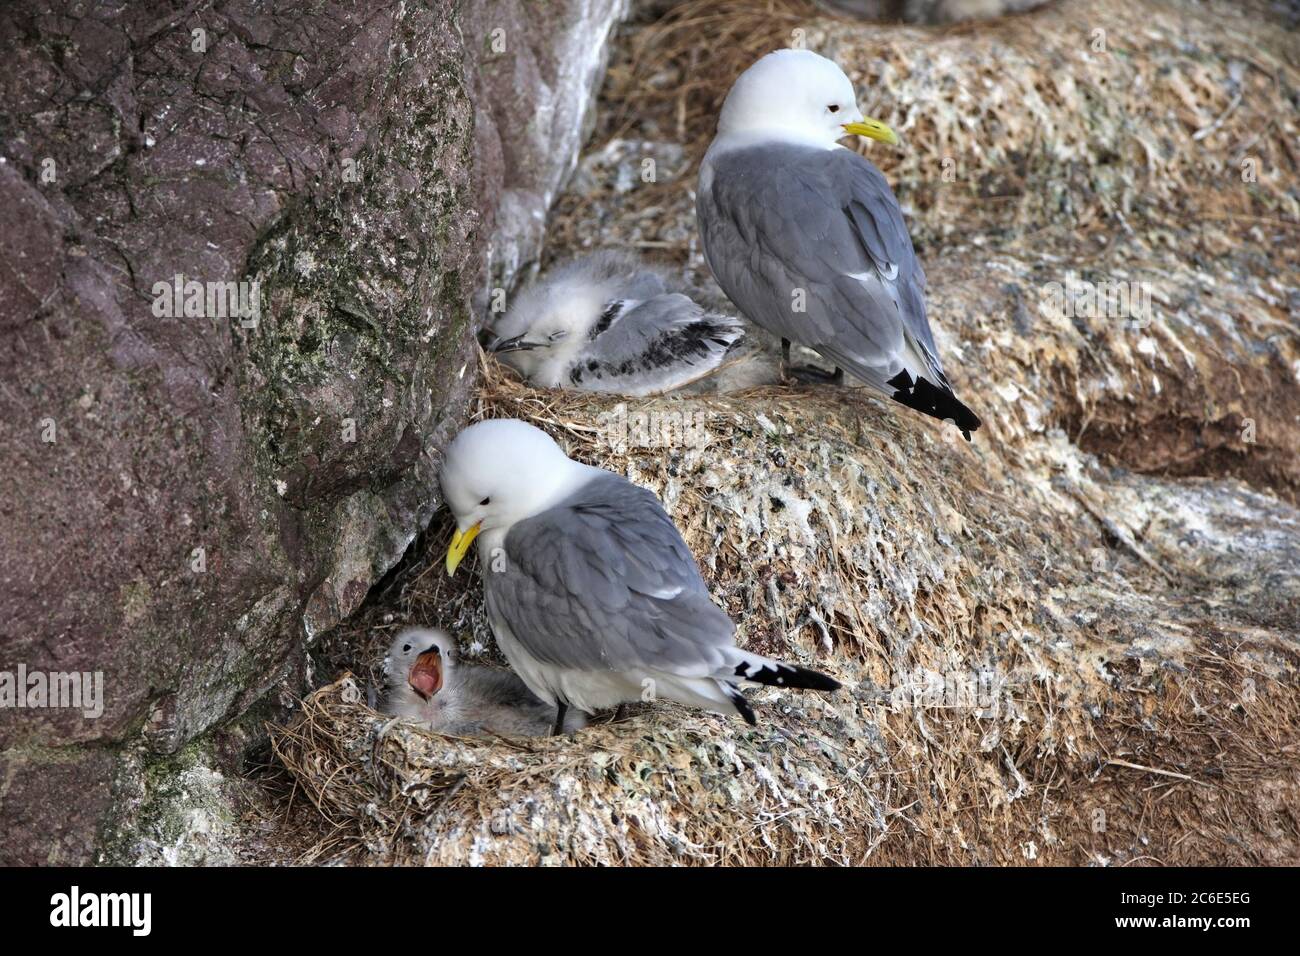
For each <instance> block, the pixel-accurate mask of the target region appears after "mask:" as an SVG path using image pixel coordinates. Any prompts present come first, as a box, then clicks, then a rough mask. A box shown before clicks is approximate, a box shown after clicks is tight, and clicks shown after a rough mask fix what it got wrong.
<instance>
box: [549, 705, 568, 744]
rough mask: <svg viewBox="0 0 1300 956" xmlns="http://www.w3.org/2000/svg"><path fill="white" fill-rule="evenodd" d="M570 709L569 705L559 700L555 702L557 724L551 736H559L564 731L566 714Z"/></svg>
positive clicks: (552, 729)
mask: <svg viewBox="0 0 1300 956" xmlns="http://www.w3.org/2000/svg"><path fill="white" fill-rule="evenodd" d="M568 709H569V705H568V704H565V703H563V702H560V701H557V702H556V704H555V726H554V727H552V728H551V736H552V737H559V736H560V735H561V734H563V733H564V714H565V711H567V710H568Z"/></svg>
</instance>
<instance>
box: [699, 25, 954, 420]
mask: <svg viewBox="0 0 1300 956" xmlns="http://www.w3.org/2000/svg"><path fill="white" fill-rule="evenodd" d="M847 134H854V135H858V136H866V137H868V138H870V139H875V140H879V141H880V142H884V143H891V144H893V143H897V142H898V137H897V136H896V135H895V134H894V132H893V131H892V130H891V129H890V128H889V127H888V126H886V125H885V124H884V123H881V122H880V121H878V120H873V119H867V118H866V117H864V116H863V115H862V113H861V112H860V111H859V110H858V106H857V99H856V95H855V93H854V90H853V84H852V82H850V80H849V78H848V77H847V76H845V75H844V71H843V70H841V69H840V68H839V67H838V66H837V65H836V64H835V63H833V62H831V61H830V60H828V59H826V58H825V57H823V56H819V55H817V54H816V53H813V52H812V51H810V50H779V51H777V52H775V53H769V54H768V55H767V56H765V57H763V58H762V59H760V60H759V61H758V62H757V63H755V64H754V65H753V66H751V67H750V68H749V69H748V70H746V71H745V72H744V73H742V74H741V75H740V77H739V79H737V80H736V82H735V85H734V86H732V88H731V92H730V93H728V94H727V98H726V101H725V102H724V103H723V105H722V112H721V114H720V115H719V118H718V132H717V136H716V137H715V138H714V140H713V143H712V144H711V145H710V146H709V150H708V152H707V153H706V154H705V156H704V161H703V163H701V165H700V181H699V189H698V191H697V193H696V207H695V208H696V216H697V219H698V221H699V228H700V239H701V242H702V245H703V248H704V257H705V259H706V260H707V261H708V263H709V268H710V269H712V270H713V275H714V277H715V278H716V279H717V280H718V285H720V286H721V287H722V291H723V292H725V293H726V294H727V296H728V297H729V298H730V299H731V301H732V302H734V303H735V304H736V306H737V307H738V308H739V309H740V311H741V312H742V313H744V315H745V316H746V317H747V318H748V319H749V320H750V321H752V322H754V323H755V324H757V325H760V326H762V327H763V328H765V329H767V330H768V331H769V332H772V333H773V334H774V335H778V336H780V337H781V339H782V345H783V347H784V352H785V354H786V357H787V361H788V355H789V343H790V342H797V343H799V344H800V345H804V346H806V347H808V348H810V349H813V350H815V351H817V352H818V353H820V354H821V355H823V356H824V357H825V358H827V359H828V360H830V361H831V362H833V363H834V365H835V374H834V376H829V377H830V378H831V380H832V381H835V382H837V383H838V382H839V381H841V380H842V374H843V373H842V371H841V370H847V371H848V372H849V373H851V374H852V375H853V376H854V377H855V378H858V379H860V380H861V381H863V382H865V383H866V384H867V385H870V386H871V387H873V388H875V389H876V390H877V391H880V392H882V393H884V394H885V395H888V396H889V397H890V398H892V399H894V401H896V402H900V403H901V404H903V405H907V406H909V407H911V408H914V409H916V410H917V411H920V412H923V413H925V414H926V415H930V416H932V417H934V418H938V419H943V420H951V421H953V422H955V423H956V425H957V427H958V428H959V429H961V431H962V433H963V434H964V435H965V436H966V439H967V440H969V439H970V433H971V432H972V431H974V430H975V429H977V428H979V426H980V420H979V418H977V417H976V416H975V414H974V413H973V412H972V411H971V410H970V409H969V408H967V407H966V406H965V405H963V404H962V403H961V402H960V401H958V400H957V397H956V396H955V395H954V394H953V391H952V386H951V385H950V384H949V382H948V378H947V376H946V375H945V374H944V371H943V365H942V364H941V363H940V361H939V350H938V348H937V347H936V346H935V343H934V334H933V332H931V330H930V323H929V320H928V319H927V318H926V312H925V272H924V271H923V270H922V268H921V264H920V263H919V262H918V261H917V258H916V253H915V252H914V251H913V249H912V240H911V237H910V236H909V235H908V233H907V225H906V223H905V222H904V221H903V212H902V210H901V209H900V208H899V205H898V200H897V199H895V198H894V194H893V192H892V191H891V190H890V188H889V184H888V183H887V182H886V181H885V177H884V176H883V175H882V174H881V172H880V170H878V169H876V167H875V166H873V165H872V164H871V163H870V162H869V161H868V160H867V159H865V158H863V157H862V156H860V155H858V154H857V153H856V152H854V151H853V150H850V149H845V148H844V147H843V146H841V145H840V144H839V142H838V141H839V140H840V139H842V138H843V137H844V136H845V135H847Z"/></svg>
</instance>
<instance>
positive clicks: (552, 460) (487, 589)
mask: <svg viewBox="0 0 1300 956" xmlns="http://www.w3.org/2000/svg"><path fill="white" fill-rule="evenodd" d="M442 491H443V495H444V497H445V498H446V499H447V504H448V505H449V506H450V508H451V511H452V514H453V515H455V517H456V533H455V536H454V537H453V538H452V541H451V546H450V547H449V548H448V549H447V573H448V574H452V573H454V572H455V570H456V566H457V565H459V564H460V562H461V560H462V559H463V558H464V557H465V553H466V551H468V550H469V546H470V544H471V543H472V542H474V541H475V540H477V541H478V543H479V564H480V568H481V573H482V575H483V589H484V595H485V597H486V606H487V614H488V621H489V623H490V624H491V626H492V632H493V633H494V634H495V635H496V639H497V645H498V646H499V647H500V648H501V650H502V652H503V653H504V654H505V656H506V659H507V660H508V661H510V664H511V666H512V667H513V668H514V669H515V671H516V672H517V673H518V674H519V676H520V677H521V678H523V681H524V683H525V684H527V685H528V688H529V689H530V690H531V691H532V692H533V693H534V694H536V695H537V696H538V697H540V698H541V699H542V700H544V701H546V702H547V703H552V704H556V705H558V711H559V715H560V716H561V717H562V716H563V714H564V713H565V710H566V708H567V707H575V708H577V709H578V710H582V711H585V712H587V713H592V712H594V711H597V710H602V709H605V708H608V707H613V706H615V705H617V704H622V703H625V702H629V701H637V700H649V699H653V698H655V697H659V698H667V699H669V700H675V701H678V702H680V703H683V704H690V705H692V706H695V707H704V708H707V709H709V710H713V711H717V712H719V713H724V714H739V715H740V716H741V717H743V718H745V720H747V721H748V722H749V723H751V724H753V723H755V720H754V712H753V711H752V710H751V709H750V707H749V704H748V703H747V702H746V700H745V697H744V695H743V694H742V693H741V692H740V689H739V687H738V686H737V685H738V684H739V683H740V682H742V681H751V682H754V683H759V684H773V685H777V686H783V687H796V688H810V689H813V690H835V689H836V688H837V687H839V684H838V683H837V682H836V681H834V680H832V679H831V678H830V677H827V676H826V675H825V674H820V673H818V672H817V671H814V670H809V669H808V668H805V667H799V666H797V665H795V664H784V663H781V662H779V661H773V660H769V659H768V658H766V657H761V656H759V655H758V654H752V653H750V652H749V651H743V650H741V649H740V648H738V647H736V645H735V642H734V637H735V632H736V626H735V624H733V623H732V621H731V618H730V617H728V616H727V614H726V612H725V611H723V610H722V609H721V608H719V607H718V606H717V605H716V604H714V603H713V600H712V599H711V598H710V597H709V591H708V588H706V587H705V585H704V579H703V578H702V577H701V576H700V571H699V568H698V567H697V566H696V564H695V559H694V558H693V557H692V556H691V552H690V551H689V550H688V549H687V547H686V543H685V542H684V541H683V540H682V536H681V535H680V534H679V533H678V532H677V528H676V527H675V526H674V525H673V522H672V519H671V518H669V517H668V514H667V512H665V511H664V509H663V506H662V505H661V504H660V503H659V499H658V498H656V497H655V496H654V494H652V493H651V492H649V491H647V490H646V489H645V488H641V487H639V486H638V485H634V484H632V483H631V482H630V481H628V480H627V479H626V478H624V477H622V476H621V475H616V474H614V473H613V472H609V471H605V470H604V469H602V468H593V467H592V466H590V465H583V464H580V463H579V462H576V461H572V460H571V459H570V458H569V457H568V456H567V455H565V454H564V452H563V451H561V450H560V447H559V446H558V445H556V444H555V442H554V441H552V440H551V439H550V437H549V436H547V434H546V433H545V432H543V431H541V430H540V429H537V428H534V427H533V426H532V425H528V424H525V423H524V422H521V421H517V420H515V419H493V420H490V421H483V422H479V423H478V424H476V425H471V426H470V427H469V428H466V429H465V430H464V431H463V432H461V433H460V434H459V435H457V436H456V438H455V440H454V441H452V443H451V445H450V446H448V448H447V454H446V459H445V460H444V462H443V466H442Z"/></svg>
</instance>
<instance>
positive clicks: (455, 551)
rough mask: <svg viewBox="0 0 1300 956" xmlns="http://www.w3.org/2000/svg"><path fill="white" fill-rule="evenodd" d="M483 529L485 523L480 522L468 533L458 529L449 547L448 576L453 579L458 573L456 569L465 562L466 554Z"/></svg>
mask: <svg viewBox="0 0 1300 956" xmlns="http://www.w3.org/2000/svg"><path fill="white" fill-rule="evenodd" d="M482 528H483V522H481V521H480V522H479V523H478V524H476V525H474V527H472V528H470V529H469V530H468V531H461V530H460V529H459V528H457V529H456V533H455V534H454V535H452V536H451V544H450V545H449V546H448V547H447V576H448V577H451V576H452V575H453V574H455V573H456V568H457V567H459V566H460V563H461V562H462V561H464V560H465V552H467V551H468V550H469V546H470V545H471V544H473V543H474V539H475V538H477V537H478V533H479V531H481V530H482Z"/></svg>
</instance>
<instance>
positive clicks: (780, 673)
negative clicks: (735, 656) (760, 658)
mask: <svg viewBox="0 0 1300 956" xmlns="http://www.w3.org/2000/svg"><path fill="white" fill-rule="evenodd" d="M736 676H737V677H740V678H743V679H744V680H749V681H753V682H754V683H755V684H766V685H768V686H769V687H789V688H792V689H794V690H839V689H840V682H839V681H837V680H836V679H835V678H833V677H828V676H826V675H825V674H823V673H822V672H821V671H815V670H813V669H812V668H810V667H800V666H799V665H798V664H782V663H778V662H776V661H769V662H768V663H767V664H766V665H765V666H763V667H758V668H756V667H753V666H752V665H751V664H747V663H742V664H740V665H738V666H737V667H736Z"/></svg>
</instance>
